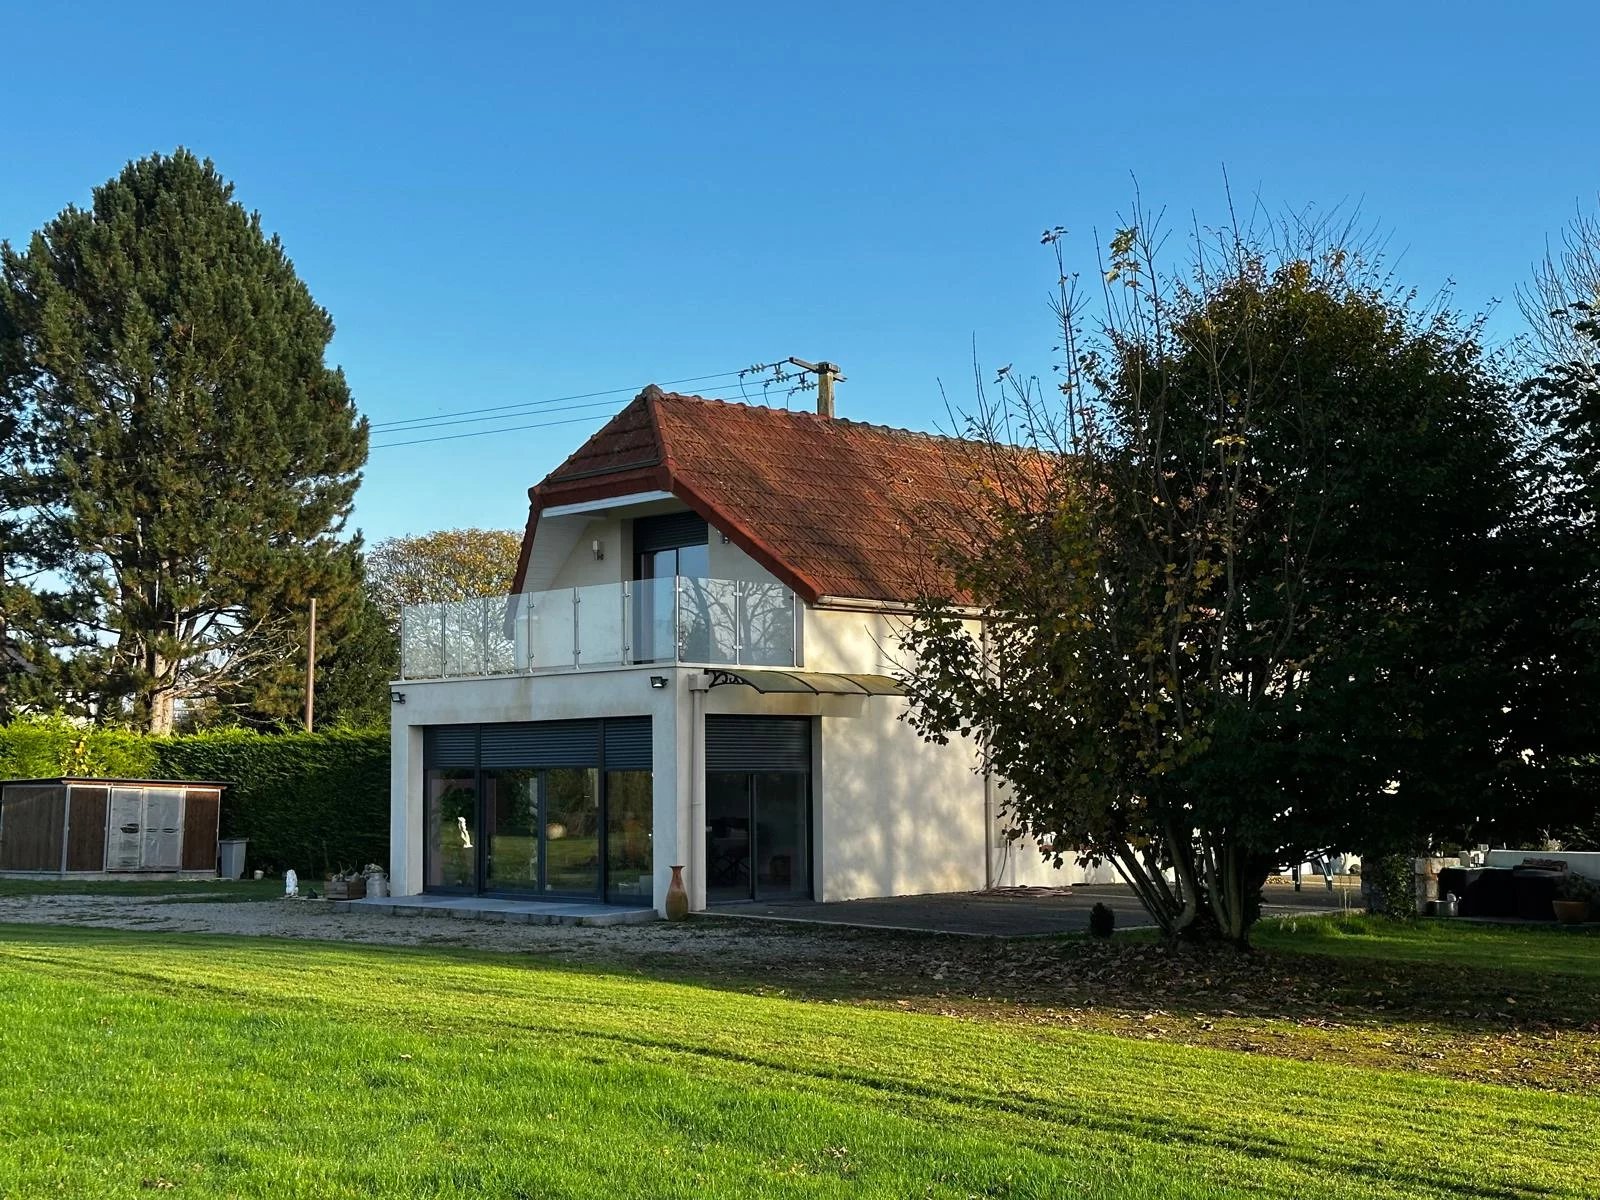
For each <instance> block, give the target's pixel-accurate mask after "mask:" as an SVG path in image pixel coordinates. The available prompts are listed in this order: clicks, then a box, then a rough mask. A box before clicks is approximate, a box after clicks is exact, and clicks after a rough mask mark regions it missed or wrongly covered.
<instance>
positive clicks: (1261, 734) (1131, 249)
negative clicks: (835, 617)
mask: <svg viewBox="0 0 1600 1200" xmlns="http://www.w3.org/2000/svg"><path fill="white" fill-rule="evenodd" d="M1291 234H1292V236H1285V237H1281V238H1279V239H1278V240H1276V241H1272V240H1268V239H1265V238H1262V237H1259V236H1257V235H1256V234H1255V233H1254V232H1253V231H1251V230H1248V229H1240V228H1238V227H1234V228H1230V229H1227V230H1224V231H1223V232H1222V233H1220V234H1218V235H1216V236H1215V238H1214V239H1212V240H1201V239H1199V238H1198V237H1197V239H1196V242H1195V243H1194V255H1193V258H1192V260H1191V261H1190V262H1188V263H1187V264H1186V268H1185V269H1184V270H1182V271H1181V272H1177V271H1171V270H1168V269H1167V268H1166V266H1165V263H1164V261H1163V260H1161V258H1160V247H1161V244H1162V242H1161V237H1160V235H1159V232H1158V231H1157V230H1156V229H1154V228H1152V227H1151V225H1150V223H1146V222H1144V221H1142V220H1141V221H1139V222H1137V223H1135V224H1134V225H1132V226H1130V228H1128V229H1126V230H1124V231H1123V232H1121V233H1120V234H1119V235H1118V236H1117V238H1116V239H1115V240H1114V241H1113V242H1112V244H1111V249H1110V258H1109V263H1108V264H1107V267H1108V269H1106V270H1104V271H1103V275H1104V279H1105V289H1104V311H1103V315H1102V316H1101V317H1099V319H1098V320H1097V321H1095V322H1093V323H1092V324H1091V323H1090V321H1089V319H1088V317H1087V315H1086V314H1087V309H1086V306H1085V304H1084V303H1083V301H1082V299H1081V297H1080V295H1079V294H1078V293H1077V292H1076V290H1075V286H1074V284H1073V283H1072V277H1071V276H1070V275H1069V273H1068V271H1067V269H1066V265H1065V262H1064V259H1063V255H1062V250H1061V245H1062V243H1061V240H1060V233H1059V231H1054V232H1052V233H1051V234H1048V235H1047V237H1046V241H1047V242H1050V243H1051V244H1052V245H1053V246H1054V247H1055V250H1056V254H1057V266H1058V270H1059V276H1060V278H1061V280H1062V285H1061V292H1060V295H1059V297H1058V300H1057V305H1056V309H1057V316H1058V318H1059V319H1060V323H1061V334H1062V338H1063V341H1062V350H1063V364H1062V368H1061V370H1062V375H1061V379H1060V381H1059V392H1058V393H1057V395H1058V397H1059V399H1058V400H1048V401H1047V400H1046V399H1045V398H1044V396H1043V395H1042V394H1041V392H1040V391H1039V390H1038V389H1037V388H1036V387H1034V386H1032V385H1030V384H1028V383H1025V382H1017V381H1012V380H1010V379H1009V378H1008V377H1003V378H1002V380H1001V386H1002V390H1001V393H1000V395H999V396H998V398H993V399H991V397H990V396H989V395H987V394H980V405H979V409H978V412H977V413H976V414H975V415H974V417H973V420H972V432H973V435H974V436H975V437H976V438H977V439H979V440H981V441H983V442H985V443H987V444H988V445H989V446H991V447H992V448H994V450H995V451H996V452H995V453H993V454H991V455H990V464H991V468H990V470H989V471H988V473H987V475H986V478H985V479H984V480H983V482H982V489H983V492H984V496H985V499H986V503H985V504H984V505H983V506H982V510H983V511H982V512H981V519H980V520H978V521H976V522H974V523H973V524H972V525H971V527H970V528H968V529H966V530H965V531H964V532H963V534H962V535H961V536H960V537H958V538H955V539H952V543H951V545H949V546H947V547H946V551H945V553H946V558H947V561H948V563H949V565H950V566H951V568H952V571H953V574H954V577H955V579H956V581H957V584H958V587H959V589H960V591H961V592H962V593H964V595H965V597H966V599H967V601H968V602H969V603H976V604H978V605H979V606H980V608H981V610H982V612H983V614H984V617H985V621H984V630H983V632H982V634H981V635H980V634H976V633H975V632H974V628H973V625H972V624H971V622H969V621H966V620H964V619H963V615H964V614H963V613H962V612H961V611H959V610H958V609H956V608H955V607H953V606H952V604H951V600H952V597H949V596H946V597H931V598H930V599H929V601H928V603H927V604H926V605H925V606H924V608H923V610H922V611H921V613H920V614H919V616H918V618H917V619H916V620H915V621H913V622H912V623H911V624H910V625H909V627H908V628H907V630H906V632H905V635H904V638H903V649H904V650H905V651H907V652H908V657H909V659H910V660H911V661H914V662H915V663H916V667H915V669H914V670H913V671H912V672H911V673H910V675H909V677H908V680H907V682H908V686H909V691H910V695H911V702H912V703H911V708H910V712H909V715H910V719H911V720H912V722H913V724H914V725H916V727H917V728H918V729H919V730H920V731H921V732H922V733H923V734H924V735H925V736H927V737H930V738H933V739H935V740H940V739H943V738H946V737H948V736H949V735H950V734H952V733H954V732H961V733H964V734H971V735H973V736H974V737H975V738H976V740H977V742H978V744H979V746H980V748H981V751H982V753H983V756H984V758H985V761H986V765H987V766H988V767H989V768H990V769H993V770H995V771H996V772H997V773H998V774H999V775H1001V776H1002V777H1003V778H1004V780H1005V782H1006V784H1007V790H1006V795H1007V797H1008V799H1007V801H1006V803H1007V805H1008V807H1009V809H1010V811H1011V813H1012V815H1013V817H1014V819H1015V824H1016V825H1017V826H1018V827H1019V828H1020V829H1021V830H1023V831H1026V832H1028V833H1030V834H1032V835H1033V836H1035V837H1036V838H1037V839H1038V840H1039V841H1040V842H1041V844H1045V845H1056V846H1065V845H1075V846H1079V847H1082V848H1083V852H1084V853H1085V854H1086V855H1087V856H1088V857H1090V858H1093V859H1108V860H1110V861H1111V862H1113V863H1114V864H1115V865H1116V867H1117V869H1118V870H1119V871H1120V873H1121V874H1122V875H1123V877H1124V878H1125V879H1127V881H1128V882H1129V883H1130V884H1131V885H1132V886H1133V887H1134V889H1135V890H1136V891H1137V892H1138V894H1139V895H1140V897H1141V899H1142V900H1143V901H1144V903H1145V905H1146V907H1147V908H1149V910H1150V911H1151V913H1152V914H1153V915H1154V916H1155V917H1156V919H1157V920H1158V921H1159V922H1160V924H1161V925H1162V926H1163V928H1165V929H1166V930H1167V931H1168V932H1169V933H1171V934H1185V935H1195V934H1204V933H1217V934H1220V935H1222V936H1225V937H1227V938H1229V939H1231V940H1235V941H1242V940H1244V938H1245V937H1246V935H1247V931H1248V929H1249V926H1250V924H1251V922H1252V921H1253V920H1254V919H1255V917H1256V915H1257V913H1258V911H1259V894H1260V886H1261V884H1262V882H1263V881H1264V879H1265V876H1266V874H1267V873H1268V871H1270V870H1271V869H1272V868H1273V867H1274V866H1276V865H1278V864H1282V863H1288V862H1297V861H1299V860H1300V859H1301V858H1302V857H1304V856H1305V855H1306V854H1307V853H1309V852H1314V851H1319V850H1326V849H1332V848H1348V849H1359V850H1364V851H1367V852H1369V853H1373V852H1378V851H1381V850H1384V849H1388V848H1393V847H1401V846H1405V845H1408V844H1409V843H1410V842H1412V841H1414V840H1415V839H1418V838H1424V837H1426V836H1427V835H1428V834H1429V833H1436V832H1439V831H1442V830H1445V829H1452V830H1460V829H1462V828H1464V827H1466V826H1476V827H1478V828H1482V827H1483V826H1484V823H1485V822H1487V821H1489V820H1491V819H1492V818H1493V817H1494V816H1495V814H1496V812H1497V811H1498V810H1497V809H1496V807H1495V804H1496V800H1495V797H1496V794H1497V789H1500V788H1503V787H1505V786H1507V784H1506V778H1507V777H1508V776H1511V777H1516V778H1517V784H1518V785H1519V786H1522V787H1524V788H1528V787H1531V786H1533V784H1531V783H1530V781H1529V780H1528V778H1527V777H1526V775H1525V773H1521V769H1522V766H1523V765H1524V764H1525V763H1526V762H1527V755H1526V753H1525V752H1526V751H1527V750H1528V749H1529V746H1528V744H1527V743H1526V742H1519V741H1517V740H1516V735H1517V734H1518V733H1519V732H1522V733H1525V732H1527V728H1528V726H1529V724H1530V722H1528V721H1527V720H1525V717H1526V713H1525V711H1524V709H1525V704H1526V702H1527V701H1528V700H1529V699H1530V698H1529V696H1528V695H1527V694H1526V688H1525V687H1524V686H1523V685H1522V684H1520V683H1519V680H1521V679H1524V678H1526V677H1527V676H1528V675H1529V673H1530V672H1535V673H1536V672H1539V671H1541V670H1542V665H1541V663H1540V662H1539V661H1537V656H1539V655H1546V654H1548V653H1550V652H1552V650H1553V649H1554V647H1553V645H1552V639H1551V638H1550V637H1549V636H1548V627H1547V625H1545V624H1541V623H1540V622H1541V620H1542V618H1536V617H1534V616H1532V615H1531V614H1530V611H1529V608H1528V602H1529V600H1530V596H1531V593H1532V592H1533V591H1536V590H1538V588H1539V587H1540V586H1542V584H1543V582H1544V580H1543V578H1542V577H1541V576H1539V575H1538V570H1539V569H1552V564H1551V563H1550V561H1549V560H1548V559H1546V558H1543V557H1541V555H1540V553H1539V542H1540V537H1539V533H1538V531H1537V530H1533V531H1530V530H1529V529H1528V525H1527V520H1526V517H1525V514H1526V513H1527V511H1528V508H1529V500H1530V492H1531V491H1532V490H1533V489H1536V488H1537V487H1538V486H1539V481H1538V479H1537V478H1536V474H1537V473H1536V472H1535V471H1534V470H1533V469H1532V464H1531V463H1530V460H1529V459H1528V457H1527V455H1526V454H1525V447H1526V445H1527V442H1528V438H1529V435H1530V432H1531V422H1530V419H1529V416H1528V413H1527V410H1526V408H1525V407H1524V406H1519V405H1518V404H1517V402H1516V401H1517V395H1516V392H1515V390H1514V389H1513V388H1512V387H1510V386H1509V384H1508V383H1507V381H1506V380H1505V379H1504V377H1503V376H1502V374H1501V373H1500V372H1499V371H1498V370H1497V368H1496V366H1495V365H1494V364H1493V363H1491V362H1489V361H1487V360H1486V358H1485V356H1484V353H1483V351H1482V349H1481V348H1480V345H1479V341H1478V336H1477V330H1476V327H1475V326H1472V325H1462V324H1461V323H1460V322H1459V321H1457V320H1456V319H1455V318H1453V317H1452V316H1451V315H1450V314H1449V313H1446V312H1442V311H1438V310H1436V309H1430V308H1426V307H1424V306H1420V305H1419V304H1418V303H1417V302H1416V300H1415V297H1414V295H1413V294H1412V293H1410V292H1408V291H1406V290H1403V289H1400V288H1397V287H1395V286H1393V284H1392V283H1391V282H1390V281H1388V280H1386V279H1384V278H1383V277H1381V276H1379V275H1378V274H1377V273H1376V272H1375V270H1374V269H1373V268H1372V267H1371V265H1370V264H1368V263H1366V262H1364V261H1363V260H1362V258H1361V257H1360V256H1359V255H1358V254H1356V253H1354V252H1352V251H1351V250H1349V249H1348V248H1346V247H1345V246H1344V245H1342V244H1341V241H1340V239H1337V238H1328V237H1326V236H1325V232H1324V231H1323V230H1322V229H1319V228H1306V227H1298V228H1295V229H1293V230H1292V231H1291ZM1013 442H1020V443H1021V449H1019V450H1011V449H1009V447H1010V445H1011V443H1013ZM1530 625H1532V626H1537V627H1534V628H1530Z"/></svg>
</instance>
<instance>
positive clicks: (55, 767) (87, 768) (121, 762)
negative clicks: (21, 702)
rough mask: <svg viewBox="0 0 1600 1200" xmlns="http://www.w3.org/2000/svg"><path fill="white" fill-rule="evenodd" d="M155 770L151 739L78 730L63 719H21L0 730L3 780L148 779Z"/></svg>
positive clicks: (0, 774) (116, 731) (116, 732)
mask: <svg viewBox="0 0 1600 1200" xmlns="http://www.w3.org/2000/svg"><path fill="white" fill-rule="evenodd" d="M156 770H157V763H156V749H155V746H154V744H153V743H152V742H151V741H150V739H149V738H144V737H140V736H139V735H138V734H136V733H129V732H127V731H126V730H123V729H96V728H93V727H86V726H80V725H75V724H73V723H72V722H71V721H68V720H67V719H66V718H65V717H19V718H17V719H16V720H15V721H13V722H12V723H11V724H9V725H0V779H50V778H53V777H54V776H57V775H93V776H107V777H110V778H112V779H148V778H152V777H154V776H155V773H156Z"/></svg>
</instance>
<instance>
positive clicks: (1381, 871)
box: [1361, 854, 1417, 921]
mask: <svg viewBox="0 0 1600 1200" xmlns="http://www.w3.org/2000/svg"><path fill="white" fill-rule="evenodd" d="M1361 893H1362V895H1363V896H1365V897H1366V901H1367V911H1368V912H1370V913H1382V914H1383V915H1384V916H1386V917H1392V918H1393V919H1395V920H1397V921H1401V920H1410V919H1411V918H1412V917H1414V916H1416V915H1417V881H1416V868H1415V866H1414V865H1413V861H1412V856H1411V855H1409V854H1381V855H1371V856H1368V857H1365V858H1363V859H1362V860H1361Z"/></svg>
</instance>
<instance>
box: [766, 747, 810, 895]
mask: <svg viewBox="0 0 1600 1200" xmlns="http://www.w3.org/2000/svg"><path fill="white" fill-rule="evenodd" d="M808 782H809V781H808V777H807V776H805V775H800V774H793V773H789V774H785V773H779V772H769V773H765V774H760V775H757V776H755V794H756V841H755V852H756V861H755V871H756V896H757V897H758V898H761V897H768V896H770V897H773V898H777V897H781V896H803V895H805V894H807V893H808V892H809V891H810V889H811V865H810V857H809V855H808V854H807V852H806V851H807V842H808V838H807V836H806V835H807V828H806V827H807V823H808V822H807V809H808V807H809V806H808V805H807V803H806V793H807V791H808Z"/></svg>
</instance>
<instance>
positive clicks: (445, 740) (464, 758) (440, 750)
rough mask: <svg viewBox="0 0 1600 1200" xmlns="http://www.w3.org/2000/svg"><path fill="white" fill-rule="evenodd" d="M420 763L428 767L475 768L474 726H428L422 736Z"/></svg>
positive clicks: (476, 749) (476, 734)
mask: <svg viewBox="0 0 1600 1200" xmlns="http://www.w3.org/2000/svg"><path fill="white" fill-rule="evenodd" d="M422 761H423V764H424V765H425V766H429V767H476V766H477V765H478V727H477V726H476V725H429V726H428V727H427V729H425V730H424V731H423V734H422Z"/></svg>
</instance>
